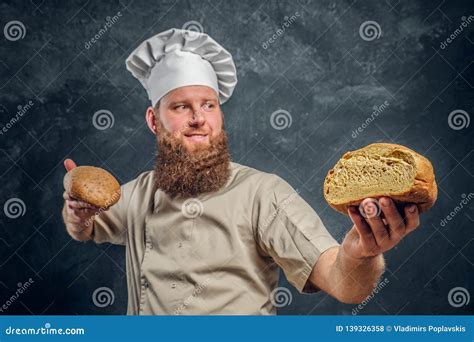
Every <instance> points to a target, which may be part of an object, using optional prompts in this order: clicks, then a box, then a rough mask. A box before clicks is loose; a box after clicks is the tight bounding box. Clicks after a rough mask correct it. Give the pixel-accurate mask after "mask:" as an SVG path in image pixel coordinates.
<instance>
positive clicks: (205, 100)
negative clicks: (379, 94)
mask: <svg viewBox="0 0 474 342" xmlns="http://www.w3.org/2000/svg"><path fill="white" fill-rule="evenodd" d="M185 102H188V100H181V101H172V102H170V103H169V106H170V107H173V106H175V105H177V104H181V103H185ZM204 102H217V99H212V98H208V99H204Z"/></svg>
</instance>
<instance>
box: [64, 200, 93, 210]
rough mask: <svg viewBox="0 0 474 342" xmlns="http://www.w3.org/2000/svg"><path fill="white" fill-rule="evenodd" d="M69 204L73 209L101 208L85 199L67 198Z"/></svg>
mask: <svg viewBox="0 0 474 342" xmlns="http://www.w3.org/2000/svg"><path fill="white" fill-rule="evenodd" d="M66 202H67V205H68V206H70V207H71V208H73V209H84V208H85V209H99V208H97V207H96V206H94V205H92V204H89V203H87V202H83V201H77V200H66Z"/></svg>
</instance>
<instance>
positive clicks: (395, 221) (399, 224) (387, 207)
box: [380, 197, 405, 241]
mask: <svg viewBox="0 0 474 342" xmlns="http://www.w3.org/2000/svg"><path fill="white" fill-rule="evenodd" d="M380 204H381V207H382V211H383V214H384V216H385V219H386V220H387V225H388V227H389V234H390V239H392V240H395V241H398V240H401V238H402V237H403V236H404V235H405V222H404V221H403V217H402V216H401V215H400V212H399V211H398V209H397V207H396V205H395V203H394V202H393V200H392V199H391V198H390V197H382V198H381V199H380Z"/></svg>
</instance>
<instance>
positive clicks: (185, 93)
mask: <svg viewBox="0 0 474 342" xmlns="http://www.w3.org/2000/svg"><path fill="white" fill-rule="evenodd" d="M203 99H205V100H217V99H218V97H217V93H216V91H215V90H214V89H212V88H210V87H207V86H186V87H179V88H176V89H174V90H172V91H170V92H169V93H167V94H166V95H165V96H163V98H162V101H163V102H176V101H199V100H203Z"/></svg>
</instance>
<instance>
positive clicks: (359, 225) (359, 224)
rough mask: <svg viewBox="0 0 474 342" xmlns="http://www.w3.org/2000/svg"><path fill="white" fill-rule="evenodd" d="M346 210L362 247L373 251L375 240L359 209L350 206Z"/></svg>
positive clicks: (375, 246)
mask: <svg viewBox="0 0 474 342" xmlns="http://www.w3.org/2000/svg"><path fill="white" fill-rule="evenodd" d="M347 212H348V213H349V217H350V218H351V220H352V222H353V223H354V226H355V227H356V229H357V232H358V233H359V237H360V242H361V244H362V247H363V248H364V249H365V250H367V251H375V250H376V249H377V244H376V242H375V237H374V234H373V233H372V230H371V229H370V227H369V225H368V224H367V222H366V221H365V219H364V218H363V217H362V215H361V214H360V212H359V210H358V209H357V208H356V207H350V208H349V209H348V211H347Z"/></svg>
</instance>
